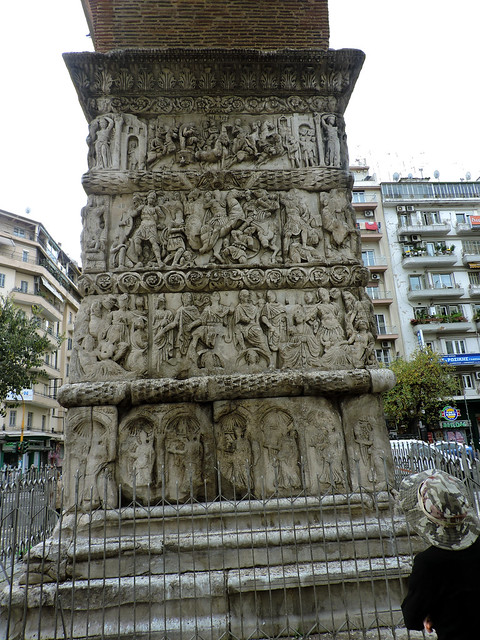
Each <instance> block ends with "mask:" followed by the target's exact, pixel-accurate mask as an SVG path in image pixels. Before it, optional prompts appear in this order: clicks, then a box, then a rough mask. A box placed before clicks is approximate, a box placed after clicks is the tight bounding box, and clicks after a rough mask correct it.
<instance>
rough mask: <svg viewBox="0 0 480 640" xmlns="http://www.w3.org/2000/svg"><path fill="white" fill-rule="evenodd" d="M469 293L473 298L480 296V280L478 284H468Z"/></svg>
mask: <svg viewBox="0 0 480 640" xmlns="http://www.w3.org/2000/svg"><path fill="white" fill-rule="evenodd" d="M468 295H469V296H470V297H471V298H478V297H480V282H479V283H478V284H469V285H468Z"/></svg>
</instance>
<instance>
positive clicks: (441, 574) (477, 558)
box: [402, 538, 480, 640]
mask: <svg viewBox="0 0 480 640" xmlns="http://www.w3.org/2000/svg"><path fill="white" fill-rule="evenodd" d="M479 608H480V538H477V540H476V541H475V542H474V543H473V544H472V545H471V546H470V547H468V548H467V549H462V550H461V551H447V550H445V549H439V548H438V547H429V548H428V549H426V550H425V551H422V552H420V553H419V554H417V556H416V557H415V560H414V562H413V569H412V574H411V576H410V578H409V581H408V594H407V597H406V598H405V600H404V601H403V604H402V611H403V617H404V620H405V625H406V627H407V629H417V630H422V629H423V620H424V619H425V618H426V617H427V616H430V618H431V620H432V624H433V628H434V629H435V631H436V632H437V635H438V640H467V639H470V638H475V637H480V628H479V623H478V610H479Z"/></svg>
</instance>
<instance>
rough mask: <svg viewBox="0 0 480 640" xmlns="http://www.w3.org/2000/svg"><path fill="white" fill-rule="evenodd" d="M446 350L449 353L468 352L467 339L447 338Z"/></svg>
mask: <svg viewBox="0 0 480 640" xmlns="http://www.w3.org/2000/svg"><path fill="white" fill-rule="evenodd" d="M445 351H446V352H447V354H448V355H454V354H457V353H467V350H466V348H465V340H445Z"/></svg>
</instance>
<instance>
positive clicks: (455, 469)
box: [435, 441, 479, 476]
mask: <svg viewBox="0 0 480 640" xmlns="http://www.w3.org/2000/svg"><path fill="white" fill-rule="evenodd" d="M435 447H436V448H437V449H438V450H439V451H441V452H442V454H443V456H444V458H445V463H446V467H447V468H446V471H450V472H451V473H453V474H457V475H458V473H459V472H460V474H461V475H463V476H464V475H465V474H467V473H468V475H469V476H471V475H472V474H473V473H474V472H475V471H476V470H477V467H478V462H479V460H478V452H476V451H475V450H474V448H473V447H471V446H470V445H465V444H463V443H461V442H449V441H444V442H436V443H435Z"/></svg>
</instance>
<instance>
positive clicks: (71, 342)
mask: <svg viewBox="0 0 480 640" xmlns="http://www.w3.org/2000/svg"><path fill="white" fill-rule="evenodd" d="M72 347H73V339H72V338H67V350H68V351H71V350H72Z"/></svg>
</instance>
